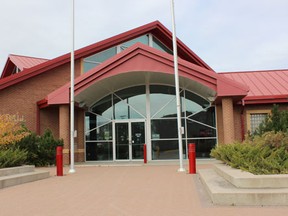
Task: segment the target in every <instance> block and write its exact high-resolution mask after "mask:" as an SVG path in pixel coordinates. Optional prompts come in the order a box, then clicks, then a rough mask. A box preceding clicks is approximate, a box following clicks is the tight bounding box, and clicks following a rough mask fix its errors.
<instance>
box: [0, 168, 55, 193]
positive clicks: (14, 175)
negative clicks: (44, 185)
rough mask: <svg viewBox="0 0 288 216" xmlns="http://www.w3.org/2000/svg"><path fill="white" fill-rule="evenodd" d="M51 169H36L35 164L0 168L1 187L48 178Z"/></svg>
mask: <svg viewBox="0 0 288 216" xmlns="http://www.w3.org/2000/svg"><path fill="white" fill-rule="evenodd" d="M49 176H50V173H49V171H41V170H35V166H21V167H13V168H4V169H0V189H2V188H5V187H11V186H14V185H19V184H24V183H27V182H33V181H37V180H41V179H45V178H48V177H49Z"/></svg>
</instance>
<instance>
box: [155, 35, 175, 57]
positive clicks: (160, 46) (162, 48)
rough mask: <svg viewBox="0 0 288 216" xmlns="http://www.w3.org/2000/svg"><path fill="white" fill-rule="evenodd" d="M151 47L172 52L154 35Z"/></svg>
mask: <svg viewBox="0 0 288 216" xmlns="http://www.w3.org/2000/svg"><path fill="white" fill-rule="evenodd" d="M153 47H154V48H156V49H158V50H161V51H164V52H167V53H169V54H172V53H173V52H172V51H171V50H170V49H169V48H168V47H167V46H165V45H164V44H163V43H162V42H160V41H159V40H158V39H157V38H156V37H154V36H153Z"/></svg>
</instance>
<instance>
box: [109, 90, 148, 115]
mask: <svg viewBox="0 0 288 216" xmlns="http://www.w3.org/2000/svg"><path fill="white" fill-rule="evenodd" d="M145 92H146V91H145V86H136V87H131V88H128V89H124V90H121V91H118V92H116V93H115V94H114V96H113V100H114V106H115V109H114V111H115V119H137V118H138V119H139V118H144V117H145V116H146V94H145Z"/></svg>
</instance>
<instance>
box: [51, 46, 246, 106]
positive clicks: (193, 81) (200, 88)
mask: <svg viewBox="0 0 288 216" xmlns="http://www.w3.org/2000/svg"><path fill="white" fill-rule="evenodd" d="M178 63H179V76H180V86H181V87H185V88H186V89H188V90H191V91H193V92H195V93H197V94H199V95H201V96H202V97H205V98H207V99H208V98H210V99H209V100H210V101H213V100H214V99H215V98H216V97H217V96H218V97H223V96H231V97H235V96H237V97H241V98H242V97H244V96H245V95H247V89H246V88H245V87H244V86H242V85H239V84H238V83H236V82H234V81H232V80H230V79H226V78H224V77H221V76H219V75H218V74H217V73H215V72H214V71H211V70H207V69H205V68H202V67H200V66H197V65H195V64H193V63H190V62H187V61H185V60H182V59H179V62H178ZM146 82H149V83H155V84H171V85H173V84H174V69H173V56H172V55H170V54H168V53H164V52H162V51H158V50H155V49H153V48H151V47H149V46H146V45H143V44H141V43H137V44H135V45H134V46H131V47H130V48H128V49H126V50H125V51H123V52H121V53H120V54H118V55H116V56H114V57H112V58H111V59H109V60H107V61H106V62H104V63H102V64H101V65H99V66H97V67H95V68H93V69H91V70H90V71H88V72H87V73H85V74H84V75H82V76H80V77H79V78H77V79H76V80H75V101H76V102H78V103H82V104H85V105H86V106H88V107H89V106H91V105H92V103H93V102H94V101H95V99H97V98H99V97H101V96H103V95H106V93H108V92H111V91H115V90H118V89H121V88H124V87H128V86H132V85H137V84H145V83H146ZM69 86H70V84H69V83H68V84H66V85H65V86H63V87H61V88H60V89H58V90H56V91H54V92H52V93H51V94H49V95H48V96H47V98H46V102H47V105H55V104H68V103H69Z"/></svg>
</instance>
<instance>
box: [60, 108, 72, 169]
mask: <svg viewBox="0 0 288 216" xmlns="http://www.w3.org/2000/svg"><path fill="white" fill-rule="evenodd" d="M69 119H70V117H69V105H60V106H59V138H60V139H63V141H64V146H63V163H64V164H65V165H67V164H69V152H70V120H69Z"/></svg>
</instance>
